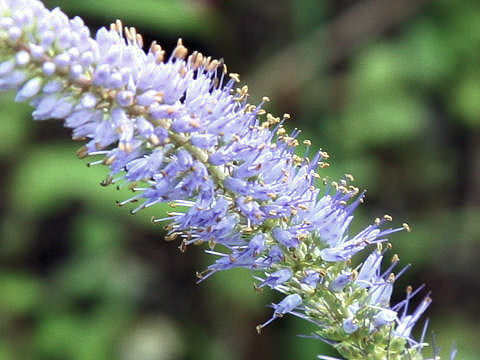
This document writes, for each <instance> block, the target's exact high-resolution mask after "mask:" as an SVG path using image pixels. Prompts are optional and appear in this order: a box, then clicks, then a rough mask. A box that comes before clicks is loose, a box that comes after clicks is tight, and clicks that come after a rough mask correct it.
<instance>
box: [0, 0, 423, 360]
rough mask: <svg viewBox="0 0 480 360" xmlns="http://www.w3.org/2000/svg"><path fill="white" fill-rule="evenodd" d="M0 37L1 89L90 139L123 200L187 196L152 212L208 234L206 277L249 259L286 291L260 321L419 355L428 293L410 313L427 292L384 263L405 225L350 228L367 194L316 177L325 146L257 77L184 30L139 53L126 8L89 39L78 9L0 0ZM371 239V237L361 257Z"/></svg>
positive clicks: (144, 202)
mask: <svg viewBox="0 0 480 360" xmlns="http://www.w3.org/2000/svg"><path fill="white" fill-rule="evenodd" d="M0 49H1V53H0V54H1V55H0V89H2V90H8V89H14V90H16V91H17V95H16V97H15V100H16V101H19V102H29V103H30V104H31V105H32V107H33V108H34V111H33V118H34V119H35V120H46V119H50V118H57V119H63V120H64V125H65V126H66V127H69V128H71V129H72V133H73V139H74V140H80V141H86V144H85V145H84V146H82V147H81V148H80V149H79V150H78V152H77V155H78V156H79V157H80V158H84V157H87V156H93V157H96V160H93V161H92V162H90V165H92V166H93V165H97V164H103V165H106V166H108V167H109V174H108V175H107V177H106V179H105V180H104V181H103V183H102V184H103V185H109V184H116V185H117V186H124V185H128V186H129V187H130V188H131V189H132V190H133V191H134V192H135V193H136V194H135V195H134V196H133V197H132V198H130V199H127V200H125V201H122V202H119V205H124V204H126V203H129V202H133V201H140V205H139V206H138V207H137V208H136V209H134V210H133V211H132V212H133V213H136V212H138V211H140V210H141V209H144V208H146V207H150V206H153V205H155V204H157V203H162V202H164V203H165V202H167V203H169V204H170V206H171V207H172V208H173V209H175V208H176V207H182V208H187V210H186V211H184V212H181V211H172V212H170V213H169V214H168V217H167V218H154V219H152V221H153V222H154V223H160V222H168V223H167V225H166V229H167V230H168V235H167V239H168V240H173V239H174V238H177V237H178V238H179V239H180V249H181V250H182V251H185V250H186V248H187V247H188V246H189V245H191V244H201V243H207V244H208V246H209V249H208V250H206V252H207V253H208V254H212V255H214V256H217V259H216V260H215V261H214V262H213V264H212V265H210V266H209V267H208V268H207V269H206V270H205V271H204V272H203V273H201V274H199V276H200V281H201V280H204V279H206V278H207V277H209V276H212V275H213V274H215V273H216V272H217V271H221V270H228V269H231V268H235V267H240V268H248V269H251V270H252V271H253V272H254V276H255V278H256V279H257V280H259V281H260V283H259V284H258V285H257V289H261V288H263V287H265V286H268V287H270V288H273V289H275V290H277V291H280V292H282V293H284V294H285V297H284V299H283V300H282V301H280V302H279V303H278V304H273V305H272V307H273V309H274V313H273V315H272V317H271V318H270V319H269V320H268V321H267V322H265V323H264V324H263V325H259V327H258V329H261V328H263V327H264V326H266V325H267V324H269V323H270V322H272V321H273V320H275V319H276V318H278V317H281V316H283V315H285V314H287V313H290V314H293V315H295V316H298V317H301V318H304V319H306V320H308V321H310V322H312V323H314V324H316V325H317V326H318V330H317V331H316V332H315V333H314V334H313V337H315V338H319V339H321V340H323V341H326V342H327V343H329V344H332V345H334V346H335V348H336V349H337V350H338V351H339V353H340V354H342V356H345V357H346V358H348V359H365V358H371V359H373V358H375V359H380V358H382V359H383V358H389V359H392V360H393V359H423V357H422V355H421V350H422V348H423V347H424V345H425V344H424V342H423V339H421V340H420V341H416V340H414V339H413V338H412V337H411V330H412V328H413V326H414V325H415V324H416V322H417V321H418V319H419V317H420V316H421V315H422V313H423V312H424V311H425V310H426V308H427V307H428V305H429V304H430V301H431V300H430V297H428V296H427V297H426V298H425V299H424V300H423V302H422V303H421V304H420V305H419V307H418V308H417V309H416V310H415V311H414V312H413V313H411V314H409V313H408V305H409V301H410V299H411V298H412V297H413V296H414V295H415V294H417V293H418V290H417V291H413V290H411V289H409V290H408V291H407V298H406V299H405V300H404V301H402V302H401V303H399V304H397V305H395V306H391V305H390V296H391V293H392V289H393V283H394V281H395V279H396V278H398V275H397V276H395V275H394V273H393V272H392V270H393V266H394V265H395V264H396V263H397V262H398V260H397V259H396V258H394V265H393V266H391V267H390V268H388V269H386V270H384V271H383V272H382V270H381V262H382V259H383V256H384V251H383V248H384V247H383V246H382V244H383V243H385V242H386V241H387V239H386V236H388V235H390V234H391V233H394V232H396V231H399V230H402V229H403V228H407V229H408V226H407V225H405V226H404V227H403V228H402V227H400V228H384V227H383V225H384V223H385V222H386V221H389V220H391V218H390V217H389V216H385V217H384V218H383V219H382V220H380V219H377V220H376V221H375V222H374V223H373V224H372V225H370V226H368V227H366V228H365V229H364V230H362V231H361V232H359V233H358V234H354V235H349V233H348V230H349V226H350V223H351V221H352V219H353V212H354V210H355V208H356V207H357V206H358V205H359V204H360V202H361V201H362V199H363V193H362V194H360V193H359V190H358V189H357V188H356V187H354V186H352V185H351V181H352V180H353V179H352V177H351V176H350V175H346V176H345V178H344V179H342V180H341V181H339V182H338V183H336V182H328V181H326V180H325V179H321V177H320V176H319V175H318V173H317V169H318V168H319V167H324V166H327V165H328V164H327V163H326V162H325V161H326V160H327V159H328V154H327V153H325V152H323V151H318V152H317V153H316V154H315V155H314V156H313V158H312V159H309V158H307V157H306V156H303V157H301V156H298V155H297V154H296V153H295V149H296V147H297V146H298V145H299V142H298V140H297V136H298V134H299V131H297V130H295V131H293V132H291V133H290V134H289V133H287V131H286V130H285V128H284V127H283V123H284V122H285V121H286V120H288V118H289V115H287V114H285V115H284V116H283V117H282V118H279V117H275V116H273V115H271V114H266V111H265V110H264V109H262V106H263V104H264V103H265V102H267V101H268V98H264V99H263V101H262V102H261V103H260V104H259V105H257V106H255V105H251V104H249V103H248V102H247V98H248V88H247V87H246V86H243V87H239V88H237V87H236V84H237V83H238V82H239V77H238V75H237V74H233V73H230V74H228V73H227V70H226V67H225V65H224V64H223V62H221V61H218V60H214V59H211V58H210V57H205V56H203V55H202V54H200V53H198V52H193V53H192V54H190V55H188V52H187V49H186V48H185V47H184V46H183V44H182V41H181V40H179V42H178V44H177V46H176V48H175V49H174V50H173V52H172V54H171V55H170V57H168V58H166V57H165V52H164V51H163V50H162V48H161V47H160V45H158V44H156V43H155V42H154V43H152V44H151V46H150V47H149V49H148V51H147V52H144V50H143V39H142V37H141V35H139V34H138V33H137V32H136V30H135V29H134V28H123V26H122V24H121V22H120V21H117V22H116V23H114V24H112V25H111V27H110V29H109V30H107V29H105V28H102V29H100V30H99V31H98V32H97V34H96V36H95V38H92V37H91V36H90V32H89V30H88V28H87V27H86V26H84V24H83V21H82V20H81V19H80V18H78V17H75V18H73V19H69V18H68V17H67V16H66V15H65V14H63V13H62V12H61V11H60V10H59V9H54V10H52V11H49V10H47V9H46V8H45V7H44V6H43V5H42V3H41V2H39V1H37V0H0ZM265 114H266V116H264V115H265ZM304 144H305V145H306V146H307V148H309V147H310V145H311V144H310V141H305V142H304ZM371 244H376V250H374V252H373V253H372V254H371V255H370V256H369V257H368V258H367V260H366V261H365V262H364V263H363V265H361V267H360V270H359V271H357V270H356V269H352V268H351V267H350V263H351V258H352V257H353V256H354V255H355V254H357V253H358V252H359V251H361V250H363V249H365V248H366V247H367V246H370V245H371ZM387 248H388V246H387ZM401 273H402V272H400V274H401ZM323 358H328V357H323Z"/></svg>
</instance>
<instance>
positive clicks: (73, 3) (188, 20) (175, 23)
mask: <svg viewBox="0 0 480 360" xmlns="http://www.w3.org/2000/svg"><path fill="white" fill-rule="evenodd" d="M45 3H46V5H47V6H48V7H49V8H53V7H55V6H60V7H61V8H62V9H63V10H64V11H66V12H67V13H68V14H70V15H71V16H74V15H85V16H89V17H93V18H98V19H99V20H100V21H102V22H103V23H105V26H106V25H107V24H108V22H113V21H115V19H121V20H122V22H123V23H124V24H125V25H128V26H132V25H134V26H136V27H138V28H142V27H143V28H148V30H149V31H150V32H154V31H162V32H168V33H171V34H175V35H177V34H180V36H184V35H186V34H190V35H191V36H201V37H206V36H209V35H212V33H213V32H214V31H217V30H218V28H219V25H220V22H219V19H218V18H216V16H215V14H214V13H213V12H212V9H211V8H209V7H207V6H206V4H205V5H203V6H202V4H201V3H199V2H195V1H189V0H173V1H172V0H136V1H131V0H117V1H115V3H112V2H111V1H105V0H82V1H77V0H46V1H45Z"/></svg>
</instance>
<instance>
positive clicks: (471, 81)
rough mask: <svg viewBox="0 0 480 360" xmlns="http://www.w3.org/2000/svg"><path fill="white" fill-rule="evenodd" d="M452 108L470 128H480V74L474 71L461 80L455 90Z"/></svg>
mask: <svg viewBox="0 0 480 360" xmlns="http://www.w3.org/2000/svg"><path fill="white" fill-rule="evenodd" d="M451 100H452V103H451V107H452V108H453V110H454V111H455V112H456V113H457V114H458V115H459V118H460V120H462V121H463V122H464V124H465V125H467V126H469V127H477V128H478V127H479V126H480V72H479V71H472V72H468V73H467V74H465V75H464V76H463V77H462V78H460V79H459V81H458V83H457V84H456V87H455V88H454V89H453V98H452V99H451Z"/></svg>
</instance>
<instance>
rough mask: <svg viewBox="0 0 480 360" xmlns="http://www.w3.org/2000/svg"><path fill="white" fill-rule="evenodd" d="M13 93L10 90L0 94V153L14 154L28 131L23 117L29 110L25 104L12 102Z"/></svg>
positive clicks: (4, 154) (27, 125)
mask: <svg viewBox="0 0 480 360" xmlns="http://www.w3.org/2000/svg"><path fill="white" fill-rule="evenodd" d="M13 97H14V95H13V94H12V93H11V92H6V93H1V94H0V107H1V109H2V113H1V116H0V155H1V156H15V155H16V153H17V149H18V148H20V147H21V145H22V143H24V142H25V139H26V137H27V135H28V133H29V131H28V129H29V125H30V124H29V122H28V121H26V120H25V118H27V117H29V115H27V114H28V113H29V111H28V110H27V107H28V106H27V105H19V104H15V103H14V102H13Z"/></svg>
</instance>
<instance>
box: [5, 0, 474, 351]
mask: <svg viewBox="0 0 480 360" xmlns="http://www.w3.org/2000/svg"><path fill="white" fill-rule="evenodd" d="M46 4H47V6H49V7H50V8H52V7H54V6H57V5H59V6H61V7H62V8H63V9H64V10H65V11H66V12H67V13H68V14H69V15H70V16H74V15H80V16H82V17H83V18H84V19H85V22H86V23H87V24H88V25H89V26H90V27H91V29H92V31H95V30H96V29H98V28H99V27H100V26H102V25H108V24H109V23H110V22H111V21H113V20H115V19H116V18H121V19H122V20H123V21H124V23H125V24H127V25H129V26H136V27H137V29H138V30H139V31H140V32H141V33H142V34H144V35H145V37H146V39H147V40H149V41H151V40H153V39H156V40H158V41H159V43H161V44H162V45H163V46H164V48H166V49H167V50H171V49H172V48H173V47H174V44H175V42H176V39H177V38H178V37H182V38H183V39H184V42H185V43H186V45H187V47H189V48H190V49H197V50H200V51H202V52H203V53H205V54H209V55H212V56H214V57H217V58H219V57H223V58H224V59H225V61H226V63H227V64H228V65H229V70H230V71H232V72H239V73H241V74H242V79H243V80H245V82H246V83H247V84H248V85H249V87H250V92H251V94H252V98H251V102H252V103H257V102H259V99H260V98H261V96H263V95H268V96H270V97H271V98H272V100H273V101H272V103H270V104H269V105H268V110H269V111H271V112H273V113H275V114H282V113H283V112H288V113H291V114H292V120H291V121H290V123H289V126H290V127H291V128H294V127H298V128H300V129H302V130H303V133H302V139H311V140H312V142H313V144H314V147H316V148H317V147H320V146H321V147H322V148H323V149H325V150H328V151H329V153H330V154H331V163H332V167H330V168H329V169H326V170H323V171H322V175H326V176H329V177H331V178H333V179H335V178H338V177H340V176H342V175H343V174H344V173H352V174H354V175H355V176H356V179H357V181H356V185H357V186H359V187H360V188H368V194H367V195H368V196H367V201H366V203H365V205H364V206H363V207H362V209H361V210H360V211H359V214H358V215H357V218H356V221H355V223H354V225H353V230H356V229H360V228H361V227H362V226H364V225H366V224H367V223H370V222H371V221H372V219H373V218H375V217H377V216H382V215H383V214H384V213H385V212H386V213H389V214H392V215H393V216H394V223H395V224H397V225H400V224H401V223H402V222H404V221H406V222H408V223H409V224H410V225H411V227H412V230H413V231H412V233H410V234H406V233H401V234H399V235H395V236H393V238H392V241H393V244H394V250H393V252H398V253H399V254H400V257H401V259H402V263H403V264H407V263H410V262H411V263H413V267H412V269H411V270H409V271H408V273H407V274H406V275H405V276H403V277H402V278H401V279H400V280H399V281H398V283H397V290H396V294H395V299H396V300H398V299H401V297H402V296H403V289H404V288H405V286H406V285H407V284H412V285H414V286H418V285H420V284H422V283H427V285H428V288H429V289H430V290H431V291H432V296H433V298H434V302H433V304H432V306H431V308H430V309H429V311H428V316H429V317H430V319H431V329H433V330H434V331H435V333H436V337H437V343H438V344H439V345H441V346H442V350H443V351H442V354H443V355H444V356H445V354H447V353H448V349H449V348H450V346H451V344H452V342H453V341H457V342H458V348H459V351H460V353H459V356H458V358H459V359H479V358H480V342H478V340H477V339H478V338H479V337H480V325H479V318H480V315H479V311H478V304H479V302H480V276H478V266H477V259H478V258H477V257H478V256H479V254H480V21H479V19H480V3H479V2H478V1H477V0H432V1H427V0H402V1H399V0H389V1H387V0H331V1H321V0H298V1H294V0H290V1H287V0H262V1H255V0H247V1H234V0H230V1H221V0H135V1H133V0H117V1H115V2H112V1H109V0H95V1H94V0H83V1H78V0H71V1H60V0H49V1H46ZM12 98H13V94H3V95H1V97H0V102H1V108H2V111H1V112H0V117H1V119H0V171H1V174H2V176H1V178H0V184H1V186H0V191H1V193H0V196H1V198H2V201H1V203H0V209H1V210H0V211H1V213H0V215H1V219H0V231H1V233H0V235H1V241H0V360H7V359H8V360H10V359H39V360H90V359H91V360H93V359H95V360H108V359H116V360H117V359H118V360H177V359H178V360H187V359H192V360H193V359H195V360H212V359H221V360H246V359H261V360H273V359H276V360H287V359H298V360H304V359H314V358H315V355H316V354H319V353H323V354H333V355H334V354H335V353H334V352H329V351H330V350H328V347H326V346H325V345H323V344H322V343H320V342H318V341H315V340H309V339H301V338H298V337H296V335H295V334H298V333H308V332H309V331H310V330H311V327H310V326H309V325H307V324H304V323H303V322H302V321H299V320H297V319H293V318H288V319H284V320H279V321H276V322H274V323H273V324H272V325H270V326H269V327H268V328H266V329H265V330H264V331H263V333H262V335H257V334H256V332H255V325H257V324H259V323H261V322H263V321H265V320H266V319H267V318H269V317H270V314H271V310H270V309H268V308H267V307H265V305H266V304H268V303H270V302H272V301H276V300H278V296H277V295H275V294H271V293H268V292H265V293H262V294H257V293H255V292H254V291H253V287H252V280H251V277H250V274H249V272H248V271H232V272H228V273H223V274H216V275H215V276H213V277H212V278H210V279H209V280H208V281H205V282H204V283H202V284H200V285H196V284H195V281H196V278H195V276H194V274H195V271H197V270H202V269H203V268H204V267H205V266H207V265H208V264H209V262H211V261H212V260H213V259H211V258H209V256H207V255H205V254H203V252H202V250H201V249H200V248H191V249H189V251H187V253H185V254H181V253H180V252H179V251H178V249H177V244H175V243H166V242H164V241H163V235H164V234H163V232H162V229H161V227H155V226H153V225H151V224H150V222H149V218H150V216H151V215H152V214H156V215H161V214H162V212H163V211H164V209H163V208H162V207H161V206H157V207H156V208H155V209H149V210H148V211H144V212H143V213H140V214H137V215H136V216H132V215H130V214H129V212H128V209H125V208H117V207H115V206H114V201H115V200H122V199H125V198H127V197H128V196H129V194H128V193H127V192H125V191H116V190H115V189H114V188H113V187H109V188H101V187H100V186H98V184H99V182H100V181H101V180H102V179H103V178H104V176H105V174H106V171H105V169H103V168H90V169H87V168H86V167H85V162H84V161H79V160H77V159H76V158H75V155H74V153H75V150H76V148H78V147H79V146H80V144H74V143H73V142H72V141H70V140H69V135H70V134H69V131H68V130H67V129H65V128H63V127H62V124H61V123H60V122H43V123H37V122H33V121H32V120H31V117H30V109H29V107H28V106H25V105H18V104H14V103H13V101H12ZM393 252H392V254H393ZM429 340H430V339H429Z"/></svg>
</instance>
